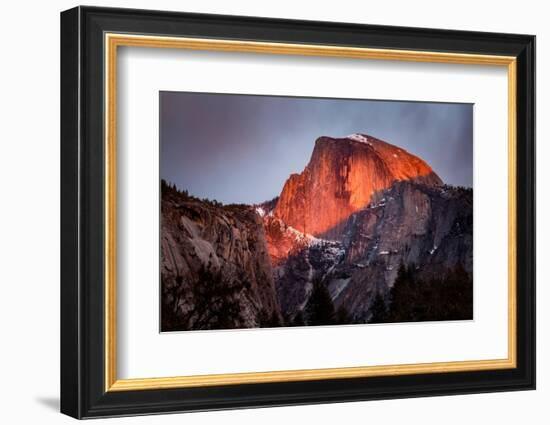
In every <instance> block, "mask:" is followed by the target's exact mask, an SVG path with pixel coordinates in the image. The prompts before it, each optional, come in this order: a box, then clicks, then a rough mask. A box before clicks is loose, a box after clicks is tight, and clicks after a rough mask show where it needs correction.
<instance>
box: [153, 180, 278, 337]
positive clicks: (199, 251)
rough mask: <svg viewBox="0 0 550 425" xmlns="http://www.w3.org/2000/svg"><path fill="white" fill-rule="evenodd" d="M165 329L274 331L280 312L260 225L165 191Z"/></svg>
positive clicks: (240, 211) (235, 210) (241, 208)
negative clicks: (265, 328) (248, 328)
mask: <svg viewBox="0 0 550 425" xmlns="http://www.w3.org/2000/svg"><path fill="white" fill-rule="evenodd" d="M161 209H162V220H161V282H162V300H163V306H162V329H163V330H188V329H193V330H197V329H220V328H241V327H258V326H272V325H276V324H277V323H280V320H281V315H280V307H279V302H278V299H277V294H276V289H275V284H274V281H273V274H272V267H271V260H270V257H269V254H268V251H267V243H266V240H265V233H264V229H263V223H262V219H261V217H259V215H258V214H257V213H256V212H255V211H254V209H253V208H252V207H250V206H247V205H229V206H223V205H221V204H219V203H216V202H210V201H206V200H199V199H197V198H193V197H190V196H188V195H187V194H186V193H185V192H180V191H178V190H177V189H175V188H174V187H169V186H167V185H166V184H163V187H162V201H161Z"/></svg>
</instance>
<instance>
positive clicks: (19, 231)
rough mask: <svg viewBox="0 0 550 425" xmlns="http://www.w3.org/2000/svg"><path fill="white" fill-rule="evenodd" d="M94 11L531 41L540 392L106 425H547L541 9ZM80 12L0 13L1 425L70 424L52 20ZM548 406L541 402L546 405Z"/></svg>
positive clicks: (172, 5)
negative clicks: (62, 391)
mask: <svg viewBox="0 0 550 425" xmlns="http://www.w3.org/2000/svg"><path fill="white" fill-rule="evenodd" d="M94 3H95V4H96V5H102V6H119V7H137V8H149V9H150V8H155V9H166V10H182V11H190V12H206V13H222V14H237V15H252V16H267V17H284V18H295V19H313V20H326V21H344V22H360V23H370V24H386V25H403V26H417V27H435V28H449V29H464V30H479V31H498V32H518V33H531V34H536V35H537V37H538V38H537V53H538V57H537V62H538V67H537V74H538V76H539V78H538V90H537V95H538V96H537V97H538V99H537V108H538V117H539V123H540V124H539V125H538V132H537V137H538V140H539V144H538V152H537V154H538V159H539V161H538V162H539V164H540V166H539V169H538V217H539V218H540V220H539V221H538V243H537V245H538V247H537V248H538V262H539V271H538V293H537V299H538V303H537V304H538V306H537V308H538V312H537V320H538V332H537V333H538V360H539V361H538V374H537V375H538V376H537V377H538V389H537V391H534V392H533V391H530V392H518V393H501V394H483V395H468V396H453V397H436V398H422V399H409V400H390V401H376V402H372V401H371V402H363V403H345V404H333V405H321V406H303V407H285V408H271V409H260V410H257V409H256V410H241V411H234V412H212V413H195V414H188V415H185V416H181V415H166V416H155V417H134V418H125V419H115V420H110V422H109V423H117V422H120V423H127V424H143V423H152V422H153V421H154V423H160V424H168V423H181V421H183V420H185V421H186V423H189V424H215V423H222V422H223V423H225V424H237V423H238V424H256V423H273V424H281V423H298V422H304V421H315V422H316V423H327V424H329V423H339V422H340V423H341V422H345V421H348V420H349V421H351V422H353V423H372V424H376V423H386V424H393V423H403V422H406V423H407V424H416V423H421V424H440V423H445V424H464V423H468V422H472V423H483V422H490V423H499V424H516V423H519V422H527V421H529V422H530V423H547V422H548V420H549V418H550V412H549V411H548V408H547V406H546V404H547V402H548V400H549V399H550V360H549V359H550V323H549V319H550V314H549V313H548V310H547V309H546V305H547V303H548V302H549V301H550V293H549V289H548V287H547V286H546V283H547V281H548V279H549V278H550V275H549V273H548V272H547V270H546V269H545V267H544V261H545V260H546V259H548V258H549V257H550V249H549V248H548V245H547V244H546V243H545V242H546V239H547V238H548V237H550V226H549V222H548V220H545V219H544V217H547V216H548V215H549V214H550V201H549V199H548V197H544V195H545V194H547V190H545V182H546V181H548V180H549V179H550V169H549V167H544V166H543V164H542V162H541V160H544V158H547V157H548V156H549V154H550V152H549V150H550V146H549V144H548V143H544V141H546V140H548V139H549V137H550V125H549V124H548V120H547V119H545V117H547V116H548V115H549V114H550V104H549V100H548V97H547V94H548V92H549V85H550V83H549V80H548V78H549V77H548V76H549V75H550V27H549V26H548V22H547V11H546V10H545V3H544V2H540V1H530V0H523V1H521V2H517V1H504V0H500V1H487V2H480V1H470V0H463V1H462V2H458V3H457V2H454V3H451V4H449V3H447V4H446V3H445V2H440V1H436V0H433V1H423V0H417V1H414V2H410V1H406V0H400V1H387V2H368V3H367V2H358V1H356V2H354V1H351V0H340V1H338V2H334V1H315V2H312V1H302V2H297V1H296V0H278V1H271V2H261V1H254V0H250V1H247V0H231V1H224V0H186V1H170V0H157V1H155V2H152V1H144V0H133V1H130V0H128V1H99V0H98V1H96V2H94ZM76 4H77V3H74V2H71V1H64V0H55V1H50V2H38V1H35V2H29V1H26V2H25V1H20V2H15V1H11V2H9V3H6V4H4V5H3V8H2V14H1V20H2V22H1V23H0V33H1V35H2V37H1V40H2V47H1V50H0V52H1V58H2V59H1V63H2V66H0V109H1V110H0V117H1V120H0V130H1V132H0V134H1V141H0V185H1V186H0V188H1V192H0V193H1V194H2V207H1V208H0V258H1V259H2V260H1V262H0V284H1V287H2V289H3V292H2V296H1V297H0V300H1V301H0V303H1V304H0V326H1V332H2V339H1V340H0V346H1V347H2V349H1V350H0V400H1V406H2V408H1V409H0V417H1V422H3V423H8V424H18V423H70V421H71V419H69V418H68V417H64V416H62V415H60V414H59V413H57V410H58V403H59V401H58V392H59V384H58V382H59V332H58V330H59V12H60V11H61V10H64V9H68V8H70V7H73V6H74V5H76ZM545 402H546V403H545Z"/></svg>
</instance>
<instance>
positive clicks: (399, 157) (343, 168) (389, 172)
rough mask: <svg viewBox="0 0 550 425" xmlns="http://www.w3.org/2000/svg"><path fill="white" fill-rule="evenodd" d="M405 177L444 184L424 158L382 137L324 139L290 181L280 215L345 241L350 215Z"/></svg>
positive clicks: (320, 234)
mask: <svg viewBox="0 0 550 425" xmlns="http://www.w3.org/2000/svg"><path fill="white" fill-rule="evenodd" d="M400 180H406V181H417V182H422V183H424V184H426V185H439V184H441V183H442V182H441V179H440V178H439V177H438V176H437V174H435V173H434V172H433V170H432V169H431V168H430V166H429V165H428V164H426V163H425V162H424V161H423V160H421V159H420V158H418V157H416V156H414V155H412V154H410V153H408V152H407V151H405V150H403V149H401V148H398V147H397V146H394V145H391V144H389V143H386V142H384V141H382V140H379V139H376V138H374V137H371V136H368V135H362V134H354V135H351V136H348V137H345V138H332V137H320V138H318V139H317V140H316V142H315V147H314V149H313V153H312V155H311V159H310V161H309V163H308V165H307V166H306V168H305V169H304V170H303V171H302V173H300V174H293V175H291V176H290V177H289V178H288V180H287V181H286V183H285V185H284V187H283V190H282V192H281V195H280V197H279V200H278V202H277V206H276V207H275V210H274V215H275V217H277V218H279V219H281V220H282V221H283V222H284V223H286V224H287V225H289V226H292V227H293V228H295V229H296V230H298V231H300V232H303V233H307V234H311V235H313V236H317V237H322V238H324V239H333V240H341V238H342V236H343V231H344V227H345V225H346V222H347V219H348V218H349V216H350V215H352V214H353V213H355V212H356V211H358V210H360V209H361V208H363V207H365V206H366V205H368V204H369V202H370V201H371V198H372V196H373V194H375V193H377V192H379V191H381V190H384V189H386V188H388V187H390V186H391V185H392V184H393V183H394V182H396V181H400Z"/></svg>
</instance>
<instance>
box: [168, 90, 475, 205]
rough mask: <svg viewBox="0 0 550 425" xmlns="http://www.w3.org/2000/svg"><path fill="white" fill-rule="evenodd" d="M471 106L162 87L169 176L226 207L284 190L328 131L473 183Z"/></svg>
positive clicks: (448, 177)
mask: <svg viewBox="0 0 550 425" xmlns="http://www.w3.org/2000/svg"><path fill="white" fill-rule="evenodd" d="M472 121H473V107H472V105H471V104H452V103H449V104H447V103H428V102H397V101H373V100H345V99H322V98H299V97H276V96H250V95H226V94H208V93H187V92H161V93H160V138H161V144H160V146H161V149H160V175H161V177H162V178H164V179H165V180H167V181H169V182H173V183H176V185H177V186H178V187H179V188H180V189H187V190H188V191H189V193H190V194H192V195H195V196H199V197H201V198H204V197H207V198H210V199H217V200H218V201H220V202H223V203H259V202H262V201H265V200H268V199H271V198H273V197H275V196H277V195H279V193H280V191H281V189H282V188H283V184H284V182H285V181H286V179H287V178H288V176H289V175H290V174H291V173H299V172H301V171H302V170H303V168H304V167H305V166H306V164H307V163H308V161H309V158H310V156H311V152H312V150H313V146H314V143H315V139H317V138H318V137H319V136H332V137H342V136H346V135H349V134H353V133H365V134H369V135H371V136H374V137H377V138H379V139H382V140H385V141H387V142H389V143H392V144H394V145H397V146H399V147H402V148H404V149H406V150H407V151H409V152H411V153H412V154H414V155H417V156H419V157H421V158H422V159H424V160H425V161H426V162H427V163H428V164H429V165H430V166H431V167H432V168H433V169H434V171H435V172H436V173H437V174H438V175H439V176H440V177H441V179H442V180H443V181H444V182H445V183H448V184H453V185H462V186H469V187H471V186H472V178H473V175H472V167H473V161H472V155H473V152H472V150H473V142H472V139H473V130H472V125H473V122H472Z"/></svg>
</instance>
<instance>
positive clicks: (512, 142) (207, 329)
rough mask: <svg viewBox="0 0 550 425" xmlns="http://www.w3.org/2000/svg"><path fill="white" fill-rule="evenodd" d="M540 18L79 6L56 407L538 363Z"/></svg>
mask: <svg viewBox="0 0 550 425" xmlns="http://www.w3.org/2000/svg"><path fill="white" fill-rule="evenodd" d="M534 69H535V38H534V36H529V35H517V34H495V33H477V32H465V31H449V30H433V29H418V28H400V27H386V26H368V25H355V24H341V23H326V22H311V21H292V20H277V19H265V18H251V17H246V18H245V17H237V16H219V15H200V14H186V13H175V12H160V11H143V10H129V9H108V8H94V7H77V8H74V9H71V10H68V11H66V12H63V13H62V14H61V72H62V74H61V104H62V107H61V115H62V123H61V164H62V169H61V194H62V205H61V211H62V217H61V221H62V229H61V242H62V243H61V245H62V253H61V254H62V278H61V306H62V307H61V411H62V412H63V413H65V414H68V415H71V416H73V417H76V418H91V417H103V416H120V415H134V414H148V413H163V412H176V411H181V412H184V411H198V410H210V409H229V408H240V407H258V406H275V405H292V404H306V403H324V402H338V401H353V400H370V399H382V398H398V397H413V396H428V395H444V394H463V393H475V392H488V391H510V390H522V389H534V387H535V217H534V214H535V182H534V177H535V170H534V166H535V150H534V147H535V134H534V128H535V127H534V122H535V110H534V105H535V103H534V99H535V86H534V85H535V75H534Z"/></svg>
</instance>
